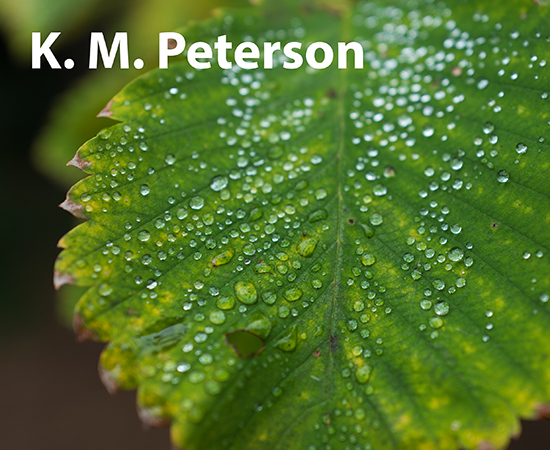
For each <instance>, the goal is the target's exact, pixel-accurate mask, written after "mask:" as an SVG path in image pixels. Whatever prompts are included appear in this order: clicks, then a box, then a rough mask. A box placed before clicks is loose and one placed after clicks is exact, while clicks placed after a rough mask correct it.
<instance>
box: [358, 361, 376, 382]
mask: <svg viewBox="0 0 550 450" xmlns="http://www.w3.org/2000/svg"><path fill="white" fill-rule="evenodd" d="M371 373H372V367H371V366H369V365H368V364H365V365H364V366H361V367H358V368H357V370H356V371H355V379H356V380H357V382H358V383H360V384H365V383H367V382H368V381H369V379H370V376H371Z"/></svg>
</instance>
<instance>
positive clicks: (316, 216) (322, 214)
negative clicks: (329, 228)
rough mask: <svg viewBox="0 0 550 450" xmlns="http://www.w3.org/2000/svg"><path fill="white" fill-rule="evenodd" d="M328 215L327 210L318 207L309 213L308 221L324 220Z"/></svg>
mask: <svg viewBox="0 0 550 450" xmlns="http://www.w3.org/2000/svg"><path fill="white" fill-rule="evenodd" d="M327 217H328V212H327V211H326V210H325V209H318V210H317V211H313V212H312V213H311V214H310V215H309V218H308V219H309V221H310V222H318V221H319V220H324V219H326V218H327Z"/></svg>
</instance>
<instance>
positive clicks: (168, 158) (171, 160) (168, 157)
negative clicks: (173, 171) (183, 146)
mask: <svg viewBox="0 0 550 450" xmlns="http://www.w3.org/2000/svg"><path fill="white" fill-rule="evenodd" d="M164 162H165V163H166V164H168V165H169V166H171V165H172V164H174V163H175V162H176V157H175V156H174V155H173V154H172V153H168V154H167V155H166V158H164Z"/></svg>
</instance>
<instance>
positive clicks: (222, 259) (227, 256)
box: [211, 249, 235, 266]
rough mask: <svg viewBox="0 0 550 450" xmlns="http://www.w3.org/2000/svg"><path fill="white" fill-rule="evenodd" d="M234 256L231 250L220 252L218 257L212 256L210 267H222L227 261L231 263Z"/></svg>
mask: <svg viewBox="0 0 550 450" xmlns="http://www.w3.org/2000/svg"><path fill="white" fill-rule="evenodd" d="M234 254H235V251H234V250H233V249H228V250H226V251H225V252H222V253H220V254H219V255H216V256H214V258H212V261H211V262H212V265H213V266H223V265H224V264H227V263H228V262H229V261H231V259H232V258H233V255H234Z"/></svg>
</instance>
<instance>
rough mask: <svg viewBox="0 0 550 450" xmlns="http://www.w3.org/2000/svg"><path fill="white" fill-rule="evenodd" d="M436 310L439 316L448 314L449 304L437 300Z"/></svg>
mask: <svg viewBox="0 0 550 450" xmlns="http://www.w3.org/2000/svg"><path fill="white" fill-rule="evenodd" d="M434 311H435V313H436V314H437V315H438V316H446V315H447V314H449V304H448V303H447V302H445V301H442V302H437V303H436V304H435V305H434Z"/></svg>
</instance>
